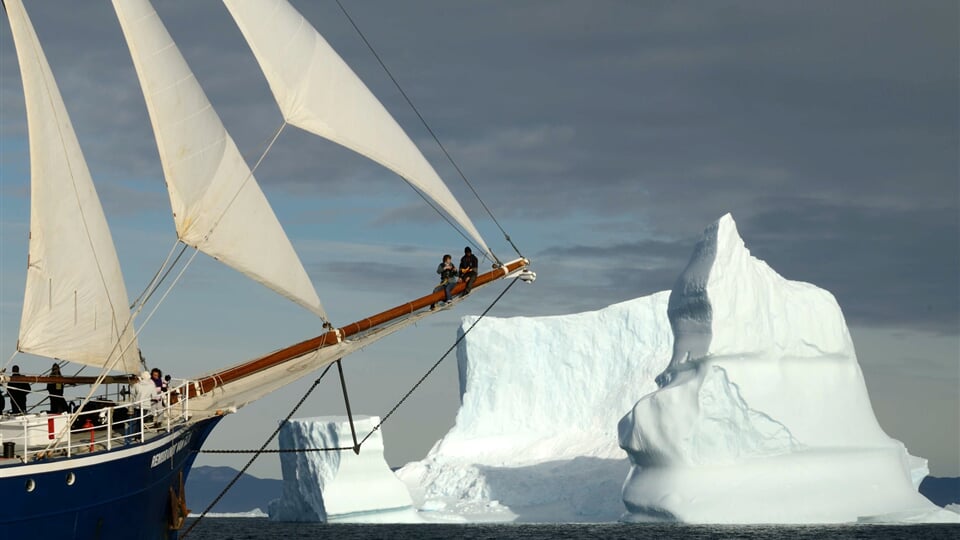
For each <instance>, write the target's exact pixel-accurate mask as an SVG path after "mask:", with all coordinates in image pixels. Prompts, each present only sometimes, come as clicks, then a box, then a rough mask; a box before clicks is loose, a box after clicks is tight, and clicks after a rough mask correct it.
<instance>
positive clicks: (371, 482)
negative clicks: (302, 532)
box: [269, 416, 419, 523]
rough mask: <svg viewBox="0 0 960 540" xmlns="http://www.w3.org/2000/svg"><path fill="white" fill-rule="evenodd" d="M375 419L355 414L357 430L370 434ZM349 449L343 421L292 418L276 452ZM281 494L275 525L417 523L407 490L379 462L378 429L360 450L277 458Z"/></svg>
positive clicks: (275, 504) (272, 506) (275, 507)
mask: <svg viewBox="0 0 960 540" xmlns="http://www.w3.org/2000/svg"><path fill="white" fill-rule="evenodd" d="M379 422H380V419H379V418H378V417H376V416H356V417H354V424H355V427H356V429H357V431H358V432H361V433H369V432H370V431H371V430H372V429H373V427H374V426H375V425H377V424H378V423H379ZM352 445H353V439H352V437H351V434H350V424H349V423H348V421H347V419H346V418H344V417H338V416H332V417H317V418H304V419H294V420H290V421H288V422H286V423H285V424H284V425H283V427H282V428H281V430H280V448H281V449H295V448H300V449H304V448H340V447H350V446H352ZM280 467H281V470H282V472H283V493H282V495H281V497H280V498H279V499H276V500H274V501H272V502H271V503H270V507H269V514H270V519H271V520H274V521H339V522H391V523H397V522H411V521H419V520H418V519H417V517H416V515H415V512H414V510H413V507H412V500H411V499H410V494H409V493H408V492H407V488H406V486H404V485H403V483H402V482H400V480H398V479H397V477H396V476H395V475H394V474H393V471H391V470H390V467H389V466H388V465H387V462H386V460H384V458H383V439H382V435H381V433H380V431H379V430H377V431H374V432H373V435H371V436H370V438H369V439H367V441H366V442H365V443H363V446H362V447H361V449H360V453H359V454H354V453H353V451H352V450H344V451H334V452H289V453H281V454H280Z"/></svg>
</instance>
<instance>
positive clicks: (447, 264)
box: [430, 255, 457, 311]
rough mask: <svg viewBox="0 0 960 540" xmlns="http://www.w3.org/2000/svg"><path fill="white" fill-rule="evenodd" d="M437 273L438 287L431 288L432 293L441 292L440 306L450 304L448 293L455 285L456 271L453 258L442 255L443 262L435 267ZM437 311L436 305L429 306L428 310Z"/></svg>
mask: <svg viewBox="0 0 960 540" xmlns="http://www.w3.org/2000/svg"><path fill="white" fill-rule="evenodd" d="M437 273H438V274H440V285H437V286H436V287H434V288H433V292H440V291H443V301H442V302H440V305H441V306H443V305H445V304H448V303H450V291H452V290H453V287H454V286H455V285H456V284H457V269H456V268H454V267H453V257H451V256H450V255H444V256H443V261H442V262H441V263H440V265H439V266H437ZM434 309H437V305H436V304H430V310H431V311H433V310H434Z"/></svg>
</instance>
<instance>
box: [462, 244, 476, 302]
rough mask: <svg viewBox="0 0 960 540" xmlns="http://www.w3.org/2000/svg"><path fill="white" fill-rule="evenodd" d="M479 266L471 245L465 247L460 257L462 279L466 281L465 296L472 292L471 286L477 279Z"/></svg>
mask: <svg viewBox="0 0 960 540" xmlns="http://www.w3.org/2000/svg"><path fill="white" fill-rule="evenodd" d="M477 266H479V263H478V262H477V257H476V256H474V254H473V251H472V250H471V249H470V246H467V247H465V248H463V257H460V280H461V281H463V282H464V283H466V287H464V289H463V296H466V295H468V294H470V288H471V287H473V282H474V281H476V280H477Z"/></svg>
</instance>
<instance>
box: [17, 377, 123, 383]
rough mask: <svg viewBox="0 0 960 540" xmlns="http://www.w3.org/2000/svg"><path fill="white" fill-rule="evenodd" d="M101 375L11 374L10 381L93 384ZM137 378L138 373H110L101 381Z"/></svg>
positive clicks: (113, 381) (112, 381)
mask: <svg viewBox="0 0 960 540" xmlns="http://www.w3.org/2000/svg"><path fill="white" fill-rule="evenodd" d="M97 379H99V377H97V376H90V377H68V376H64V375H59V376H52V375H11V376H10V382H25V383H30V384H41V383H63V384H93V383H95V382H97ZM136 380H137V376H136V375H108V376H106V377H104V378H103V380H102V381H100V382H101V383H103V384H130V383H132V382H135V381H136Z"/></svg>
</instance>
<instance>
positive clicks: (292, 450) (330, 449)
mask: <svg viewBox="0 0 960 540" xmlns="http://www.w3.org/2000/svg"><path fill="white" fill-rule="evenodd" d="M517 279H519V278H513V280H512V281H511V282H510V283H509V284H508V285H507V286H506V287H504V289H503V290H502V291H500V294H499V295H497V297H496V298H495V299H494V300H493V302H491V303H490V305H489V306H487V308H486V309H484V310H483V312H482V313H481V314H480V315H479V316H478V317H477V320H475V321H473V324H471V325H470V326H469V327H468V328H467V329H466V330H464V331H463V335H461V336H460V337H458V338H457V340H456V341H454V342H453V345H451V346H450V348H449V349H447V351H446V352H445V353H443V355H442V356H440V358H439V359H438V360H437V361H436V362H434V363H433V365H432V366H430V369H428V370H427V372H426V373H424V374H423V376H422V377H420V380H418V381H417V382H416V383H414V385H413V386H412V387H411V388H410V390H408V391H407V393H406V394H404V395H403V397H402V398H400V401H398V402H397V404H396V405H394V406H393V408H392V409H390V410H389V411H388V412H387V414H385V415H383V417H382V418H381V419H380V423H378V424H377V425H376V426H374V427H373V428H372V429H371V430H370V432H369V433H367V434H366V436H364V437H363V439H361V440H360V442H359V443H357V447H360V446H363V443H365V442H366V441H367V439H369V438H370V437H371V436H372V435H373V434H374V432H376V431H378V430H379V429H380V427H381V426H383V424H384V422H386V421H387V419H388V418H390V417H391V416H392V415H393V413H394V412H396V411H397V409H399V408H400V406H401V405H403V403H404V402H405V401H407V398H409V397H410V395H411V394H413V393H414V392H415V391H416V390H417V388H419V387H420V385H421V384H423V382H424V381H425V380H427V377H429V376H430V375H431V374H432V373H433V372H434V371H435V370H436V369H437V367H439V366H440V363H441V362H443V361H444V360H445V359H446V358H447V356H449V355H450V353H451V352H453V351H454V349H456V348H457V346H458V345H460V342H461V341H463V340H464V339H465V338H466V337H467V334H469V333H470V331H471V330H473V328H474V327H475V326H476V325H477V323H479V322H480V320H481V319H483V318H484V317H485V316H486V315H487V313H489V312H490V310H491V309H493V306H495V305H497V302H499V301H500V299H501V298H503V296H504V295H505V294H507V291H509V290H510V288H511V287H513V285H514V284H515V283H516V282H517ZM332 366H333V364H332V363H331V364H330V365H329V366H327V369H326V370H324V372H323V373H324V375H325V374H326V373H327V371H329V370H330V367H332ZM320 378H323V375H321V376H320ZM319 382H320V379H317V381H316V382H315V383H314V386H312V387H310V389H309V390H307V394H306V395H304V396H303V398H301V399H300V402H298V403H297V406H296V408H299V407H300V405H301V404H302V403H303V400H305V399H306V398H307V396H308V395H310V392H313V388H314V387H315V386H316V385H317V383H319ZM296 408H294V410H296ZM292 415H293V412H292V411H291V413H290V414H288V415H287V417H286V418H285V419H284V421H283V422H281V423H280V425H279V426H278V427H277V429H276V431H274V433H273V435H271V436H270V439H269V440H268V441H267V443H264V445H263V446H261V447H260V449H259V450H236V449H216V450H199V451H198V453H200V454H254V456H253V457H252V458H250V462H251V463H252V462H253V460H254V459H256V458H257V456H258V455H259V454H285V453H301V452H334V451H340V450H354V447H353V446H342V447H336V448H333V447H326V448H289V449H275V450H264V447H266V445H267V444H268V443H269V442H270V441H272V440H273V437H275V436H276V434H277V432H279V431H280V428H281V427H282V426H283V424H284V423H286V421H287V420H289V419H290V416H292ZM248 466H249V464H248ZM244 470H246V467H245V468H244ZM241 473H242V471H241ZM232 484H233V483H232V482H231V485H232ZM226 489H229V486H227V488H225V489H224V493H225V492H226ZM222 496H223V494H221V497H222ZM219 499H220V497H218V498H217V500H219ZM214 503H216V501H214ZM212 506H213V504H211V507H212ZM209 509H210V508H207V510H209ZM207 510H205V511H204V513H206V511H207ZM198 521H199V519H198Z"/></svg>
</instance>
